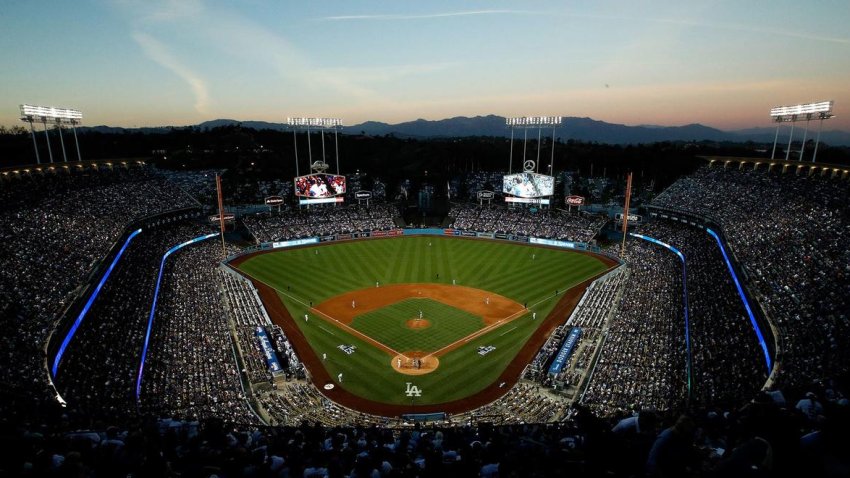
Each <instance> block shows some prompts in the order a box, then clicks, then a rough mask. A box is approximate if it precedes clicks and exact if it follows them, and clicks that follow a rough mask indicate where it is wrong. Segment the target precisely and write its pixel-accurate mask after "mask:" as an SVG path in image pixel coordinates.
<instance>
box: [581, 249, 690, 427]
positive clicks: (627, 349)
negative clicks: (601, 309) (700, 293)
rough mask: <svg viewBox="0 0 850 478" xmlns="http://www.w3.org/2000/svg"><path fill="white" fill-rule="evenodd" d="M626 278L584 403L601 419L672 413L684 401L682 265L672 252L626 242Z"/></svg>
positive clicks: (684, 356) (685, 392)
mask: <svg viewBox="0 0 850 478" xmlns="http://www.w3.org/2000/svg"><path fill="white" fill-rule="evenodd" d="M623 259H624V260H625V261H626V262H627V263H628V268H629V275H628V279H627V282H626V284H625V285H624V289H623V294H622V296H621V299H620V302H619V304H617V309H616V311H615V313H614V317H612V318H611V322H610V326H609V329H608V333H607V335H606V337H605V338H604V339H603V340H604V342H603V345H602V353H601V355H600V358H599V360H598V362H597V364H596V367H595V369H594V371H593V373H592V376H591V379H590V384H589V386H588V388H587V391H586V392H585V395H584V398H583V403H585V404H587V405H588V406H589V407H590V408H591V409H592V410H594V411H595V412H596V413H599V414H600V415H606V416H607V415H614V414H616V413H623V412H628V411H632V410H640V409H645V408H653V409H656V410H673V409H677V408H679V407H681V406H682V405H684V403H685V399H686V397H687V390H686V382H687V380H686V377H685V375H686V360H687V357H686V350H685V327H684V313H683V307H682V264H681V262H680V261H679V258H678V257H677V256H676V255H675V254H673V253H672V252H670V251H668V250H667V249H664V248H662V247H659V246H657V245H655V244H650V243H648V242H644V241H630V243H629V247H628V248H627V251H626V255H625V257H624V258H623Z"/></svg>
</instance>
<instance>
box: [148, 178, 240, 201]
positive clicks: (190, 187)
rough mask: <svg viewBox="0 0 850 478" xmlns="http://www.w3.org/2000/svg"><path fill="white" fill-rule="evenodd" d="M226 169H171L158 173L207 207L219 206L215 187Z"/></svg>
mask: <svg viewBox="0 0 850 478" xmlns="http://www.w3.org/2000/svg"><path fill="white" fill-rule="evenodd" d="M225 171H226V170H224V169H202V170H198V171H175V170H171V169H158V170H157V172H158V173H159V174H160V175H162V176H163V177H165V178H166V179H168V180H169V181H170V182H171V183H173V184H176V185H177V186H178V187H180V189H182V190H183V191H185V192H186V194H188V195H190V196H192V197H193V198H195V199H197V200H198V202H200V203H201V204H203V205H205V206H213V205H216V204H218V197H217V194H216V187H215V176H216V175H221V174H224V172H225Z"/></svg>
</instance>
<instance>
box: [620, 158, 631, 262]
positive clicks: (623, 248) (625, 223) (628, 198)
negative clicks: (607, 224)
mask: <svg viewBox="0 0 850 478" xmlns="http://www.w3.org/2000/svg"><path fill="white" fill-rule="evenodd" d="M631 199H632V173H629V175H628V176H626V204H625V205H624V207H623V244H622V245H621V246H620V257H623V256H625V254H626V230H627V229H628V227H629V202H631Z"/></svg>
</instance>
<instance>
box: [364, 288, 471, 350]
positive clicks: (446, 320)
mask: <svg viewBox="0 0 850 478" xmlns="http://www.w3.org/2000/svg"><path fill="white" fill-rule="evenodd" d="M420 310H421V311H422V315H423V318H425V319H426V320H428V321H429V322H430V323H431V326H430V327H428V328H426V329H410V328H408V327H407V325H406V322H407V321H408V320H410V319H415V318H417V317H419V311H420ZM351 326H352V327H353V328H355V329H357V330H359V331H360V332H363V333H364V334H366V335H368V336H369V337H372V338H373V339H376V340H377V341H378V342H381V343H383V344H385V345H388V346H390V347H392V348H393V349H395V350H398V351H399V352H405V351H412V350H421V351H423V352H433V351H436V350H438V349H440V348H443V347H445V346H446V345H449V344H451V343H452V342H455V341H456V340H460V339H462V338H464V337H466V336H467V335H469V334H471V333H473V332H475V331H476V330H479V329H481V328H483V327H484V321H483V320H481V317H478V316H476V315H472V314H470V313H468V312H465V311H463V310H460V309H456V308H454V307H452V306H449V305H446V304H443V303H441V302H437V301H434V300H431V299H407V300H403V301H401V302H396V303H395V304H392V305H388V306H386V307H382V308H380V309H378V310H375V311H372V312H369V313H367V314H362V315H358V316H357V317H355V318H354V322H353V323H352V324H351Z"/></svg>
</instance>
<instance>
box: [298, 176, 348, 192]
mask: <svg viewBox="0 0 850 478" xmlns="http://www.w3.org/2000/svg"><path fill="white" fill-rule="evenodd" d="M340 194H345V176H340V175H337V174H310V175H307V176H298V177H297V178H295V195H296V196H299V197H308V198H329V197H333V196H338V195H340Z"/></svg>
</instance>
